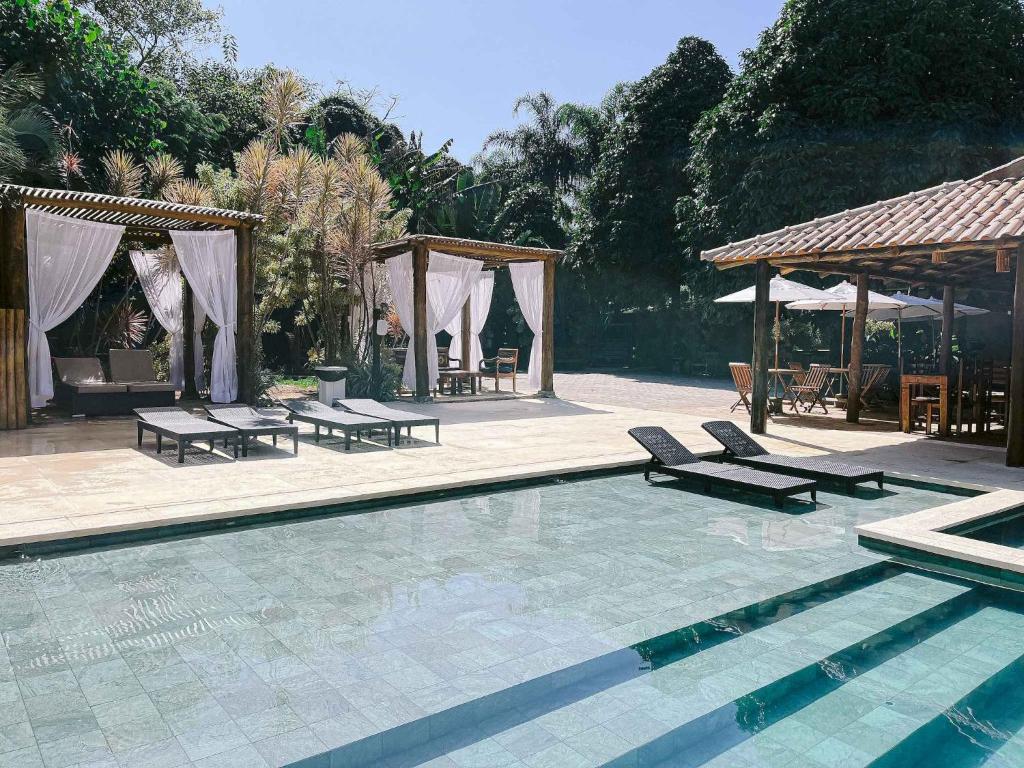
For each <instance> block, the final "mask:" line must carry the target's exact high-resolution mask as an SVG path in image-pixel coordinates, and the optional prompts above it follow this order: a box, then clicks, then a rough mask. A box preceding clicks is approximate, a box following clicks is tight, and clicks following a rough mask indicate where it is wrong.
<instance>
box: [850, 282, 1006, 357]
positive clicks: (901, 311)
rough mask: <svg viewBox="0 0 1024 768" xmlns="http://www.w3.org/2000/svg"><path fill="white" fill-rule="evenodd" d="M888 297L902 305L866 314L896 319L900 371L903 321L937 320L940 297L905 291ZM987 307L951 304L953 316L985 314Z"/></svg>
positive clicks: (933, 338) (873, 318)
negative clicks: (916, 294)
mask: <svg viewBox="0 0 1024 768" xmlns="http://www.w3.org/2000/svg"><path fill="white" fill-rule="evenodd" d="M889 298H891V299H893V300H897V301H899V302H900V304H901V305H902V306H899V307H896V308H893V309H879V310H877V311H875V312H871V313H869V314H868V316H869V317H870V318H871V319H872V320H895V321H896V339H897V341H896V349H897V354H898V355H899V361H900V372H902V371H903V323H904V322H908V323H914V322H921V321H922V320H937V319H939V318H941V317H942V299H935V298H927V299H926V298H923V297H921V296H911V295H910V294H907V293H894V294H893V295H892V296H890V297H889ZM987 313H988V310H987V309H982V308H981V307H972V306H969V305H967V304H953V317H955V318H956V317H970V316H972V315H984V314H987ZM934 343H935V334H934V331H933V333H932V344H934Z"/></svg>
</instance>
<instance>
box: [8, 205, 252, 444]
mask: <svg viewBox="0 0 1024 768" xmlns="http://www.w3.org/2000/svg"><path fill="white" fill-rule="evenodd" d="M30 220H31V223H30ZM262 221H263V217H262V216H259V215H257V214H253V213H246V212H242V211H228V210H221V209H217V208H208V207H204V206H195V205H184V204H179V203H169V202H164V201H159V200H144V199H140V198H134V197H115V196H112V195H101V194H94V193H91V192H76V191H68V190H54V189H39V188H34V187H23V186H15V185H0V429H18V428H22V427H25V426H26V425H27V424H28V421H29V414H30V397H29V395H30V391H31V389H30V382H29V377H30V373H31V370H30V369H31V367H32V361H31V359H30V354H29V348H30V346H31V344H30V341H29V339H30V336H31V335H32V331H31V328H30V327H31V326H35V329H36V332H37V333H39V334H43V339H44V340H45V331H46V330H47V328H45V327H42V324H41V322H37V321H38V320H39V319H38V318H34V317H32V316H31V312H32V303H33V301H32V299H30V294H31V293H32V290H33V288H36V289H38V290H40V291H45V290H47V289H48V287H47V286H33V285H32V274H33V272H34V271H35V270H37V269H38V263H37V262H36V261H34V262H33V263H32V264H30V254H35V253H40V255H42V254H43V252H46V256H48V257H50V256H52V254H51V253H50V252H49V250H48V249H52V248H54V247H55V244H59V245H60V246H61V248H62V250H63V253H62V259H63V263H62V264H60V265H58V266H57V267H53V265H52V264H48V268H52V269H55V270H56V271H58V272H59V275H58V276H57V279H61V278H62V279H64V280H67V281H71V280H83V286H82V288H81V289H79V290H78V291H76V293H77V294H81V293H82V292H83V291H84V293H85V294H86V295H87V294H88V291H89V290H91V287H92V286H93V285H95V283H96V281H97V280H98V276H99V275H102V272H103V270H105V269H106V265H107V264H109V259H110V258H111V257H112V255H113V252H114V250H115V249H116V247H117V244H118V243H119V242H122V241H126V242H131V243H136V244H138V245H139V246H140V247H154V246H160V245H166V244H169V243H171V242H172V239H174V238H178V245H179V248H178V250H179V251H180V246H181V245H182V243H183V242H185V241H187V242H188V243H189V246H188V250H189V251H190V253H189V259H188V260H187V261H188V262H189V263H190V264H191V265H192V274H193V277H194V278H196V279H195V280H190V279H187V282H186V287H185V289H184V290H185V291H186V293H188V292H190V291H192V290H198V288H197V286H190V285H189V283H191V282H199V281H203V282H208V281H209V280H211V279H212V278H211V277H210V276H211V274H212V272H213V271H214V270H213V268H212V265H213V264H214V263H215V262H216V263H217V264H218V265H220V266H224V267H225V269H227V270H232V269H233V270H234V277H235V279H234V281H233V282H232V283H231V284H229V283H227V282H224V281H220V283H219V284H218V285H216V286H209V285H204V286H202V287H203V288H204V289H206V290H218V291H222V292H223V296H222V297H221V301H220V302H219V303H220V306H219V307H218V309H219V310H221V314H222V315H223V317H222V322H221V323H218V326H220V327H221V328H222V333H223V334H224V335H225V337H227V336H230V337H231V339H230V341H231V344H230V347H231V348H233V349H234V355H235V360H236V363H237V399H239V400H241V401H245V402H252V399H253V397H254V391H255V376H256V371H255V370H254V341H255V338H254V332H255V330H254V324H255V317H254V304H255V265H254V259H253V236H252V233H253V229H254V228H255V227H257V226H259V224H260V223H261V222H262ZM75 222H78V224H77V225H76V224H75ZM86 223H87V224H88V225H86ZM62 225H63V227H64V230H63V233H64V234H63V239H61V237H62V235H61V233H60V232H58V229H59V228H60V227H61V226H62ZM47 228H48V229H47ZM30 232H35V233H36V237H35V239H34V240H33V239H32V238H31V237H30V236H29V233H30ZM218 233H223V234H218ZM229 233H230V234H229ZM208 236H209V237H208ZM213 239H217V244H216V245H213V244H212V243H208V242H206V241H207V240H211V241H212V240H213ZM101 240H102V241H103V242H102V243H100V242H99V241H101ZM79 254H83V258H82V259H81V260H78V259H77V258H76V257H77V256H78V255H79ZM85 254H87V255H88V259H89V260H90V264H89V265H86V264H84V263H80V262H85V261H86V259H85V258H84V255H85ZM94 255H95V256H96V258H93V256H94ZM179 258H180V254H179ZM51 260H52V259H51ZM185 265H186V260H182V270H183V271H186V278H188V275H187V270H186V269H185ZM207 265H211V267H210V268H207ZM86 266H91V267H92V268H93V272H94V273H96V274H94V275H93V279H92V282H91V283H90V284H89V286H88V288H86V287H85V286H84V282H88V279H87V278H85V277H83V275H82V274H81V273H82V272H83V271H84V270H85V269H86ZM47 277H49V278H51V279H53V275H52V274H51V273H48V274H47ZM227 279H228V281H230V278H227ZM230 294H236V295H235V296H233V297H232V296H230ZM37 295H38V294H37ZM78 303H81V302H78ZM182 303H183V313H184V320H183V323H184V333H183V339H184V345H185V351H184V355H183V360H184V365H185V374H186V375H185V381H186V393H188V387H190V386H193V384H192V382H193V379H194V377H193V373H194V371H191V370H190V368H191V367H192V365H193V355H192V352H191V349H190V346H191V344H192V336H193V334H192V327H191V324H192V320H193V318H192V311H191V309H192V301H191V300H188V298H187V297H186V299H185V300H183V302H182ZM228 303H230V304H231V306H230V307H228V306H227V304H228ZM211 319H212V316H211ZM224 343H225V344H226V343H227V340H226V339H225V342H224ZM40 359H44V358H42V357H40ZM45 359H46V360H47V361H48V360H49V354H48V352H47V353H46V355H45ZM225 359H228V358H225ZM37 375H38V376H49V375H50V372H49V371H48V370H47V371H39V372H37Z"/></svg>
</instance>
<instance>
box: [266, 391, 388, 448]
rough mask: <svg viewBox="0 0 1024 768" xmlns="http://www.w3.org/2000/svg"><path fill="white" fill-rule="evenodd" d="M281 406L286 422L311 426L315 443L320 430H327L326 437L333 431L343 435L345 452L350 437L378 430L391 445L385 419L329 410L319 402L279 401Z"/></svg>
mask: <svg viewBox="0 0 1024 768" xmlns="http://www.w3.org/2000/svg"><path fill="white" fill-rule="evenodd" d="M280 403H281V405H283V406H284V407H285V408H287V409H288V421H304V422H306V423H307V424H312V425H313V427H314V428H315V429H316V441H317V442H318V443H319V442H320V430H321V428H323V429H326V430H327V434H328V435H333V434H334V430H336V429H337V430H340V431H341V432H344V433H345V450H346V451H347V450H350V449H351V448H352V435H353V434H355V436H356V440H359V439H360V437H361V436H362V433H363V432H366V433H367V434H371V433H372V432H373V430H375V429H378V430H382V431H384V432H385V433H387V436H388V445H391V428H392V424H391V422H390V421H388V420H387V419H378V418H375V417H373V416H363V415H362V414H355V413H349V412H348V411H341V410H338V409H337V408H330V407H328V406H326V405H324V404H323V403H321V402H320V401H319V400H301V399H297V398H293V399H289V400H281V401H280Z"/></svg>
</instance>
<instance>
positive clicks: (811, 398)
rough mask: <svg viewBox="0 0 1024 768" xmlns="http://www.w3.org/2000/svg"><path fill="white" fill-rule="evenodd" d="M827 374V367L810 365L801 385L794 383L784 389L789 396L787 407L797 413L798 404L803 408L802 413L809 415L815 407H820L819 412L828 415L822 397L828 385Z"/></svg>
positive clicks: (815, 364) (818, 364) (817, 364)
mask: <svg viewBox="0 0 1024 768" xmlns="http://www.w3.org/2000/svg"><path fill="white" fill-rule="evenodd" d="M828 372H829V366H827V365H822V364H821V363H812V364H811V367H810V368H809V369H808V371H807V375H806V376H804V379H803V382H802V383H799V384H798V383H796V381H794V382H793V383H792V384H790V385H789V386H787V387H786V394H787V395H790V401H789V407H790V408H791V409H792V410H793V411H794V412H798V408H797V406H798V404H799V405H802V406H804V413H810V412H811V410H812V409H813V408H814V406H816V405H818V406H821V410H823V411H824V412H825V413H828V408H827V407H826V406H825V399H824V397H823V396H822V391H823V390H824V389H825V385H826V384H828Z"/></svg>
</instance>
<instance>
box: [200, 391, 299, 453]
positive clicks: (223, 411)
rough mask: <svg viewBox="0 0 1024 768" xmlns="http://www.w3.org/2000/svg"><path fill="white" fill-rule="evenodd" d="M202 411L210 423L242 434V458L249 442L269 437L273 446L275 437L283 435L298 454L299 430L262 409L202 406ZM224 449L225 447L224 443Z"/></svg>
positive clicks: (246, 406) (234, 406) (242, 406)
mask: <svg viewBox="0 0 1024 768" xmlns="http://www.w3.org/2000/svg"><path fill="white" fill-rule="evenodd" d="M203 410H205V411H206V413H207V414H208V418H209V420H210V421H212V422H214V423H215V424H223V425H224V426H226V427H232V428H233V429H237V430H238V431H239V432H241V434H242V458H243V459H244V458H245V457H246V456H248V455H249V441H250V440H251V439H252V438H255V437H259V436H260V435H270V436H271V438H272V439H273V443H274V446H277V436H278V435H285V436H286V437H291V439H292V452H293V453H295V454H296V455H298V453H299V428H298V427H297V426H295V425H294V424H292V423H290V422H287V421H285V419H283V418H281V417H280V416H278V415H277V414H276V413H272V412H271V411H268V410H266V409H263V408H252V407H250V406H248V405H237V404H226V405H204V406H203ZM225 447H227V445H226V443H225Z"/></svg>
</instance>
